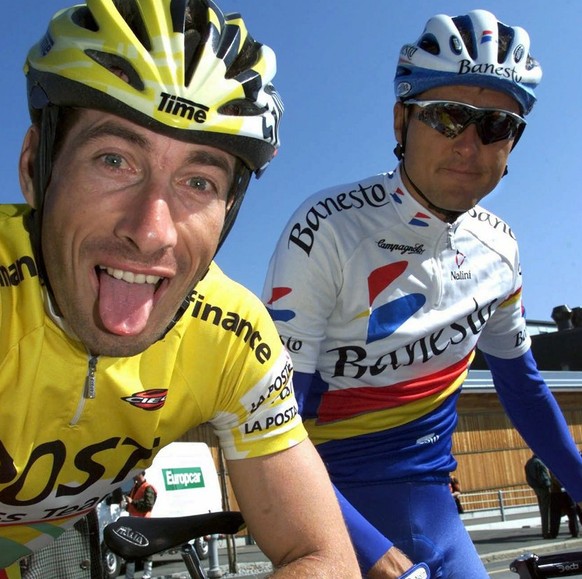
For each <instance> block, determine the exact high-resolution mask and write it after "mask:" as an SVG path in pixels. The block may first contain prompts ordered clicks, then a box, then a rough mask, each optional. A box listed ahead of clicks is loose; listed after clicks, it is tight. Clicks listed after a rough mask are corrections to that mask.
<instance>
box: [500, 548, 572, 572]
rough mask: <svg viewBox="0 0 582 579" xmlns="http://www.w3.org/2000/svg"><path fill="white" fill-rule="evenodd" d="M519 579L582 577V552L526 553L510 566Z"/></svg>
mask: <svg viewBox="0 0 582 579" xmlns="http://www.w3.org/2000/svg"><path fill="white" fill-rule="evenodd" d="M509 569H510V570H511V571H513V572H514V573H518V574H519V579H546V578H549V577H572V576H576V575H577V576H580V575H582V551H571V552H569V553H552V554H550V555H539V556H538V555H536V554H535V553H524V554H523V555H521V556H520V557H518V558H517V559H515V561H513V562H512V563H511V564H510V565H509Z"/></svg>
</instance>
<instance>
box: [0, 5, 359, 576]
mask: <svg viewBox="0 0 582 579" xmlns="http://www.w3.org/2000/svg"><path fill="white" fill-rule="evenodd" d="M25 73H26V76H27V82H28V85H27V86H28V99H29V107H30V112H31V118H32V125H31V127H30V129H29V130H28V132H27V134H26V136H25V138H24V144H23V148H22V154H21V160H20V167H19V168H20V183H21V187H22V191H23V194H24V197H25V199H26V201H27V202H28V204H27V205H7V206H3V207H0V327H1V328H2V331H1V332H0V569H1V568H7V570H5V571H3V572H2V573H3V574H4V575H5V576H8V577H15V576H17V571H18V570H17V567H18V561H19V560H20V559H22V558H23V557H26V556H27V555H29V554H31V553H34V552H36V551H38V550H39V549H41V548H42V547H43V546H45V545H46V544H47V543H48V542H50V541H51V540H52V539H54V538H56V537H58V536H59V535H60V534H61V533H62V532H63V531H64V530H65V529H66V528H69V527H71V526H72V525H73V523H74V522H75V521H76V520H77V519H79V518H80V517H82V516H83V515H85V514H87V513H88V512H89V511H91V509H93V507H94V506H95V505H96V504H97V503H98V502H99V501H100V500H101V499H103V498H104V497H105V496H106V495H107V494H108V493H110V492H111V491H112V490H114V489H115V488H118V487H119V486H120V485H122V484H123V483H124V481H128V480H130V479H131V478H132V477H133V475H135V474H136V473H137V472H140V471H142V470H144V469H145V468H146V467H147V466H148V465H149V464H150V463H151V462H152V460H153V458H154V456H155V454H156V453H157V452H158V451H159V450H160V449H161V448H162V447H163V446H164V445H166V444H168V443H170V442H171V441H173V440H176V439H177V438H179V437H180V436H181V435H183V434H184V433H185V432H186V431H188V430H189V429H191V428H193V427H195V426H197V425H199V424H201V423H204V422H209V423H211V424H212V425H213V426H214V429H215V431H216V433H217V434H218V436H219V439H220V442H221V446H222V448H223V449H224V452H225V455H226V458H227V461H228V469H229V476H230V479H231V481H232V484H233V487H234V489H235V492H236V496H237V500H238V503H239V506H240V508H241V511H242V513H243V515H244V517H245V520H246V522H247V525H248V527H249V530H250V531H251V533H252V535H253V536H254V537H255V538H256V540H257V542H258V544H259V546H260V547H261V548H262V549H263V551H264V552H265V553H266V554H267V556H268V557H269V558H270V559H271V560H272V561H273V563H274V565H275V569H276V571H275V573H274V576H277V577H285V576H293V577H310V578H312V577H333V578H334V579H335V578H337V577H341V578H342V579H344V578H350V577H359V571H358V566H357V562H356V558H355V555H354V553H353V550H352V548H351V544H350V540H349V536H348V534H347V531H346V529H345V527H344V524H343V520H342V517H341V513H340V510H339V508H338V506H337V503H336V499H335V496H334V493H333V490H332V487H331V484H330V482H329V479H328V478H327V474H326V471H325V468H324V467H323V465H322V462H321V460H320V459H319V457H318V454H317V452H315V451H314V449H313V447H312V445H311V443H310V442H309V440H308V439H307V437H306V433H305V430H304V428H303V425H302V423H301V420H300V418H299V416H298V414H297V404H296V400H295V396H294V394H293V387H292V381H291V375H292V366H291V362H290V359H289V357H288V355H287V354H286V352H285V350H284V349H283V347H282V345H281V342H280V339H279V337H278V335H277V331H276V329H275V327H274V325H273V324H272V322H271V320H270V317H269V315H268V314H267V312H266V310H265V309H264V308H263V306H262V304H261V303H260V301H259V300H258V299H257V298H255V297H254V296H253V295H252V294H251V293H250V292H249V291H247V290H246V289H245V288H243V287H241V286H240V285H238V284H236V283H235V282H233V281H232V280H230V279H229V278H227V277H226V276H225V275H224V274H223V273H222V272H221V271H220V270H219V268H218V267H217V266H216V265H215V264H213V262H212V260H213V256H214V255H215V253H216V251H217V249H218V247H219V246H220V244H221V243H222V241H223V240H224V238H225V236H226V235H227V233H228V231H229V229H230V227H231V226H232V223H233V221H234V219H235V216H236V213H237V210H238V207H239V206H240V203H241V201H242V198H243V195H244V192H245V190H246V188H247V185H248V183H249V180H250V177H251V176H252V174H253V173H255V174H256V175H257V176H259V175H260V174H261V172H262V171H263V170H264V169H265V167H266V166H267V165H268V163H269V162H270V160H271V159H272V157H273V156H274V155H275V152H276V150H277V147H278V143H279V135H278V132H279V120H280V117H281V115H282V110H283V108H282V104H281V101H280V99H279V96H278V94H277V92H276V90H275V88H274V87H273V85H272V84H271V80H272V78H273V76H274V73H275V56H274V54H273V52H272V51H271V49H269V48H268V47H267V46H265V45H262V44H260V43H258V42H256V41H255V40H254V39H253V38H252V37H251V36H250V35H249V33H248V32H247V30H246V27H245V24H244V22H243V20H242V19H241V17H240V15H238V14H227V15H225V14H223V13H222V12H221V11H220V9H219V8H218V7H217V6H216V5H215V4H214V3H213V2H211V1H210V0H132V1H131V2H130V1H129V0H87V3H86V4H82V5H77V6H74V7H72V8H69V9H65V10H62V11H60V12H59V13H57V14H56V15H55V16H54V17H53V19H52V20H51V22H50V24H49V27H48V30H47V32H46V34H45V35H44V37H43V38H42V39H41V40H40V41H39V42H38V43H37V44H36V45H35V46H33V47H32V49H31V50H30V52H29V54H28V57H27V59H26V63H25ZM8 567H10V568H9V569H8Z"/></svg>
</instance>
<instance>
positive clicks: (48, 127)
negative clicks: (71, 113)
mask: <svg viewBox="0 0 582 579" xmlns="http://www.w3.org/2000/svg"><path fill="white" fill-rule="evenodd" d="M59 112H60V111H59V107H57V106H54V105H48V106H46V107H44V108H43V109H42V110H41V112H40V121H39V125H38V126H39V143H38V150H37V152H36V158H35V166H34V177H33V178H34V195H35V205H36V206H35V208H34V209H33V210H32V211H31V213H30V222H29V234H30V239H31V243H32V248H33V251H34V258H35V261H36V267H37V269H38V273H39V277H40V279H41V281H42V283H44V285H45V286H46V289H47V292H48V295H49V297H50V299H51V301H52V303H53V307H54V308H55V309H56V310H57V313H58V307H57V303H56V301H55V298H54V293H53V291H52V288H51V285H50V281H49V279H48V276H47V273H46V267H45V263H44V257H43V252H42V216H43V211H44V200H45V195H46V190H47V187H48V184H49V181H50V176H51V173H52V162H53V159H52V157H53V150H54V143H55V138H56V134H57V124H58V119H59Z"/></svg>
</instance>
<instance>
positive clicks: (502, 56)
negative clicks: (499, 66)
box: [497, 22, 514, 63]
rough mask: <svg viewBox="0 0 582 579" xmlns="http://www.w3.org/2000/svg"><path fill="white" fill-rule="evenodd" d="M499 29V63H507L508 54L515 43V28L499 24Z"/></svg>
mask: <svg viewBox="0 0 582 579" xmlns="http://www.w3.org/2000/svg"><path fill="white" fill-rule="evenodd" d="M497 28H498V30H499V35H498V37H499V47H498V49H497V62H500V63H501V62H505V61H506V59H507V53H508V52H509V47H510V46H511V44H512V42H513V37H514V32H513V28H510V27H509V26H506V25H505V24H502V23H501V22H498V24H497Z"/></svg>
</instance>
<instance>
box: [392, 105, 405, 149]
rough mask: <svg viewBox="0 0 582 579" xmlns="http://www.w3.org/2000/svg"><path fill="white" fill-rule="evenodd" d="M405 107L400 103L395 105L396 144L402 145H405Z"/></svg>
mask: <svg viewBox="0 0 582 579" xmlns="http://www.w3.org/2000/svg"><path fill="white" fill-rule="evenodd" d="M405 110H406V109H405V107H404V105H403V104H402V103H401V102H400V101H397V102H396V103H395V104H394V137H395V138H396V142H397V143H399V144H400V145H402V143H403V134H402V131H403V128H404V114H405Z"/></svg>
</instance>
